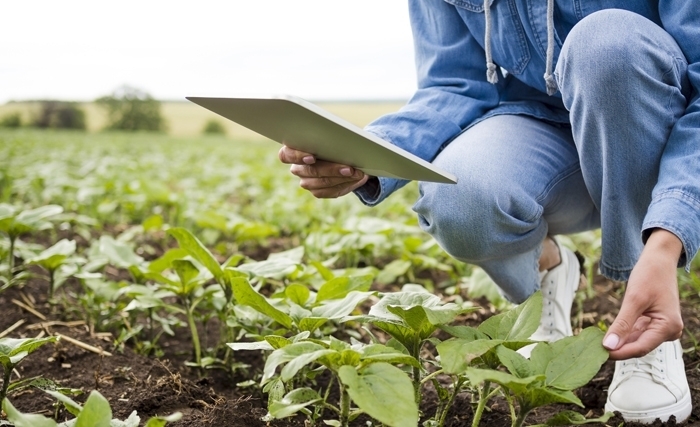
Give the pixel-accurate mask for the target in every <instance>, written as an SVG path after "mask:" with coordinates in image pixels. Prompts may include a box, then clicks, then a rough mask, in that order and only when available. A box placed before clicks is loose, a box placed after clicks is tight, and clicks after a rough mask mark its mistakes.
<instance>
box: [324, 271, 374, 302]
mask: <svg viewBox="0 0 700 427" xmlns="http://www.w3.org/2000/svg"><path fill="white" fill-rule="evenodd" d="M370 286H372V276H371V275H365V276H350V277H348V276H342V277H336V278H333V279H330V280H329V281H327V282H326V283H324V284H323V285H322V286H321V287H320V288H319V290H318V293H317V294H316V303H317V304H318V303H320V302H321V301H325V300H332V299H341V298H345V297H346V296H347V295H348V294H349V293H350V292H352V291H359V292H367V291H369V288H370Z"/></svg>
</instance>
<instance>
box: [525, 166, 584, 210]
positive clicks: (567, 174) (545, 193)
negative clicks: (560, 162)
mask: <svg viewBox="0 0 700 427" xmlns="http://www.w3.org/2000/svg"><path fill="white" fill-rule="evenodd" d="M579 171H581V166H580V165H579V164H577V163H575V164H573V165H571V166H569V167H568V168H567V169H564V171H562V172H561V173H559V174H558V175H556V176H555V177H554V178H553V179H552V180H551V181H550V182H549V184H548V185H547V186H546V187H545V188H544V190H543V191H542V192H541V193H540V194H539V195H537V197H535V200H536V201H537V203H541V202H542V201H544V199H546V198H547V196H548V195H549V193H550V192H551V191H552V189H553V188H554V187H555V186H556V185H557V184H559V183H560V182H562V181H564V180H566V179H567V178H569V177H570V176H573V175H575V174H576V173H578V172H579Z"/></svg>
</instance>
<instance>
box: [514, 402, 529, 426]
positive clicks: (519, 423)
mask: <svg viewBox="0 0 700 427" xmlns="http://www.w3.org/2000/svg"><path fill="white" fill-rule="evenodd" d="M529 413H530V409H529V408H528V407H523V406H521V407H520V413H519V414H518V418H517V419H515V420H514V421H513V427H521V426H522V425H523V424H524V423H525V418H526V417H527V414H529Z"/></svg>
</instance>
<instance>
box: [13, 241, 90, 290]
mask: <svg viewBox="0 0 700 427" xmlns="http://www.w3.org/2000/svg"><path fill="white" fill-rule="evenodd" d="M73 254H75V241H74V240H66V239H63V240H60V241H58V242H57V243H56V244H55V245H53V246H51V247H50V248H48V249H46V250H44V251H42V252H41V253H40V254H38V255H37V256H35V257H33V258H29V259H27V260H26V261H25V264H28V265H29V264H34V265H38V266H39V267H41V268H43V269H44V270H46V272H47V273H48V280H49V302H51V301H53V296H54V292H55V291H56V289H57V288H58V287H59V286H61V285H62V284H63V282H65V280H66V279H67V278H68V277H69V276H70V275H71V274H74V273H76V272H77V270H78V269H77V267H76V266H75V264H73V266H72V268H69V267H68V266H69V265H70V257H71V256H73Z"/></svg>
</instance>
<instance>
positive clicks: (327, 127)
mask: <svg viewBox="0 0 700 427" xmlns="http://www.w3.org/2000/svg"><path fill="white" fill-rule="evenodd" d="M187 99H189V100H190V101H192V102H194V103H195V104H199V105H201V106H202V107H204V108H207V109H209V110H211V111H213V112H215V113H217V114H219V115H221V116H223V117H226V118H227V119H229V120H232V121H234V122H236V123H238V124H240V125H242V126H244V127H246V128H248V129H251V130H253V131H255V132H257V133H259V134H261V135H263V136H266V137H267V138H270V139H271V140H273V141H276V142H279V143H281V144H285V145H287V146H289V147H291V148H295V149H297V150H301V151H305V152H307V153H311V154H314V155H316V156H317V157H318V158H319V159H322V160H327V161H331V162H335V163H340V164H344V165H348V166H353V167H355V168H357V169H360V170H362V171H363V172H365V173H367V174H369V175H374V176H385V177H391V178H402V179H409V180H416V181H432V182H443V183H455V182H456V178H455V176H454V175H452V174H450V173H448V172H445V171H441V170H439V169H438V168H436V167H435V166H433V165H432V164H430V163H429V162H426V161H425V160H423V159H420V158H419V157H417V156H414V155H413V154H411V153H409V152H407V151H405V150H402V149H400V148H398V147H396V146H394V145H392V144H391V143H389V142H387V141H384V140H382V139H381V138H378V137H377V136H375V135H373V134H371V133H369V132H366V131H364V130H362V129H361V128H359V127H357V126H355V125H353V124H351V123H348V122H346V121H345V120H343V119H341V118H339V117H336V116H334V115H332V114H331V113H329V112H328V111H326V110H324V109H322V108H320V107H318V106H316V105H314V104H312V103H310V102H308V101H305V100H303V99H300V98H296V97H291V96H283V97H267V98H204V97H187Z"/></svg>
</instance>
